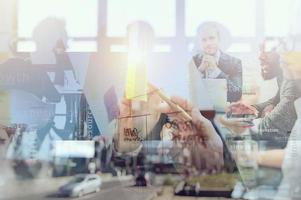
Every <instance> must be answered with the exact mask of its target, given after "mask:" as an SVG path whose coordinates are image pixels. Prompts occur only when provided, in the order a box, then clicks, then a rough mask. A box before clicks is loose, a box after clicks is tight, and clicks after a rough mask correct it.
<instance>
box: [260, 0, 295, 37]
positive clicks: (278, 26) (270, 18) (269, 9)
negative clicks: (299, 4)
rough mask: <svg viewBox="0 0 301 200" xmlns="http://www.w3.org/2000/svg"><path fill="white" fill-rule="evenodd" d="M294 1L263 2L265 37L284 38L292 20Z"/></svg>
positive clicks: (276, 0)
mask: <svg viewBox="0 0 301 200" xmlns="http://www.w3.org/2000/svg"><path fill="white" fill-rule="evenodd" d="M293 3H294V0H265V4H264V8H265V9H264V12H265V35H267V36H286V35H287V33H289V31H290V25H291V23H292V20H293V16H294V14H297V13H295V12H294V9H293Z"/></svg>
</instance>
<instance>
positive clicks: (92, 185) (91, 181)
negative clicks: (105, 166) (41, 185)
mask: <svg viewBox="0 0 301 200" xmlns="http://www.w3.org/2000/svg"><path fill="white" fill-rule="evenodd" d="M101 183H102V181H101V178H100V177H99V176H98V175H96V174H79V175H76V176H75V177H74V178H73V179H72V180H71V181H69V182H68V183H67V184H65V185H63V186H61V187H60V188H59V195H60V196H70V197H81V196H83V195H85V194H88V193H92V192H98V191H99V190H100V186H101Z"/></svg>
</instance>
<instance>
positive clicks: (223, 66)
mask: <svg viewBox="0 0 301 200" xmlns="http://www.w3.org/2000/svg"><path fill="white" fill-rule="evenodd" d="M202 58H203V57H202V56H199V55H195V56H193V61H194V64H195V66H197V67H198V66H199V65H200V64H201V63H202ZM217 66H218V68H219V69H220V70H221V71H222V72H221V73H220V75H219V76H218V77H217V79H226V80H227V87H228V93H227V100H228V101H229V102H236V101H239V100H240V99H241V96H242V64H241V60H240V59H238V58H235V57H232V56H230V55H228V54H225V53H223V52H221V55H220V58H219V61H218V65H217Z"/></svg>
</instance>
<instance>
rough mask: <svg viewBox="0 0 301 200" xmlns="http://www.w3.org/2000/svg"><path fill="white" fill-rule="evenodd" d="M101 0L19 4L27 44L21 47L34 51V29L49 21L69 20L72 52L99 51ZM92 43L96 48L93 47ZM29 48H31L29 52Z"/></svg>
mask: <svg viewBox="0 0 301 200" xmlns="http://www.w3.org/2000/svg"><path fill="white" fill-rule="evenodd" d="M97 2H98V1H97V0H88V1H86V0H51V1H49V0H19V2H18V30H17V31H18V37H19V38H22V39H24V40H25V41H27V44H24V42H23V44H22V45H21V47H23V50H24V51H26V50H28V49H29V50H30V49H31V50H33V45H32V44H28V41H29V43H30V38H31V35H32V31H33V29H34V27H35V26H36V25H37V24H38V23H39V22H40V21H41V20H43V19H45V18H47V17H57V18H61V19H63V20H65V22H66V30H67V32H68V36H69V37H70V38H72V39H74V40H72V42H70V44H69V48H70V49H69V50H70V51H73V50H72V49H75V50H76V51H79V50H83V51H89V50H91V51H93V50H96V49H95V48H96V37H97V32H98V28H97V27H98V26H97V25H98V22H97V21H98V20H97V17H98V3H97ZM91 41H92V42H93V43H95V44H91ZM26 47H27V48H26Z"/></svg>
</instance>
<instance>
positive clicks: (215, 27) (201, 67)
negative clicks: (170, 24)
mask: <svg viewBox="0 0 301 200" xmlns="http://www.w3.org/2000/svg"><path fill="white" fill-rule="evenodd" d="M222 30H226V29H225V28H224V27H223V26H222V25H220V24H218V23H216V22H205V23H203V24H201V25H200V26H199V27H198V29H197V34H196V39H195V47H194V53H195V55H194V56H193V57H192V60H191V62H190V64H189V73H195V71H194V70H193V69H191V68H197V70H198V73H199V75H200V76H201V77H202V78H210V79H226V80H227V88H228V90H227V101H228V102H235V101H238V100H240V99H241V96H242V64H241V60H240V59H238V58H235V57H232V56H230V55H228V54H226V53H224V52H223V51H222V50H221V42H222V41H221V38H222V37H221V34H223V31H222ZM189 76H190V81H192V82H193V80H192V79H193V78H192V77H193V76H194V75H192V74H189ZM192 84H198V83H197V82H193V83H192Z"/></svg>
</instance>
